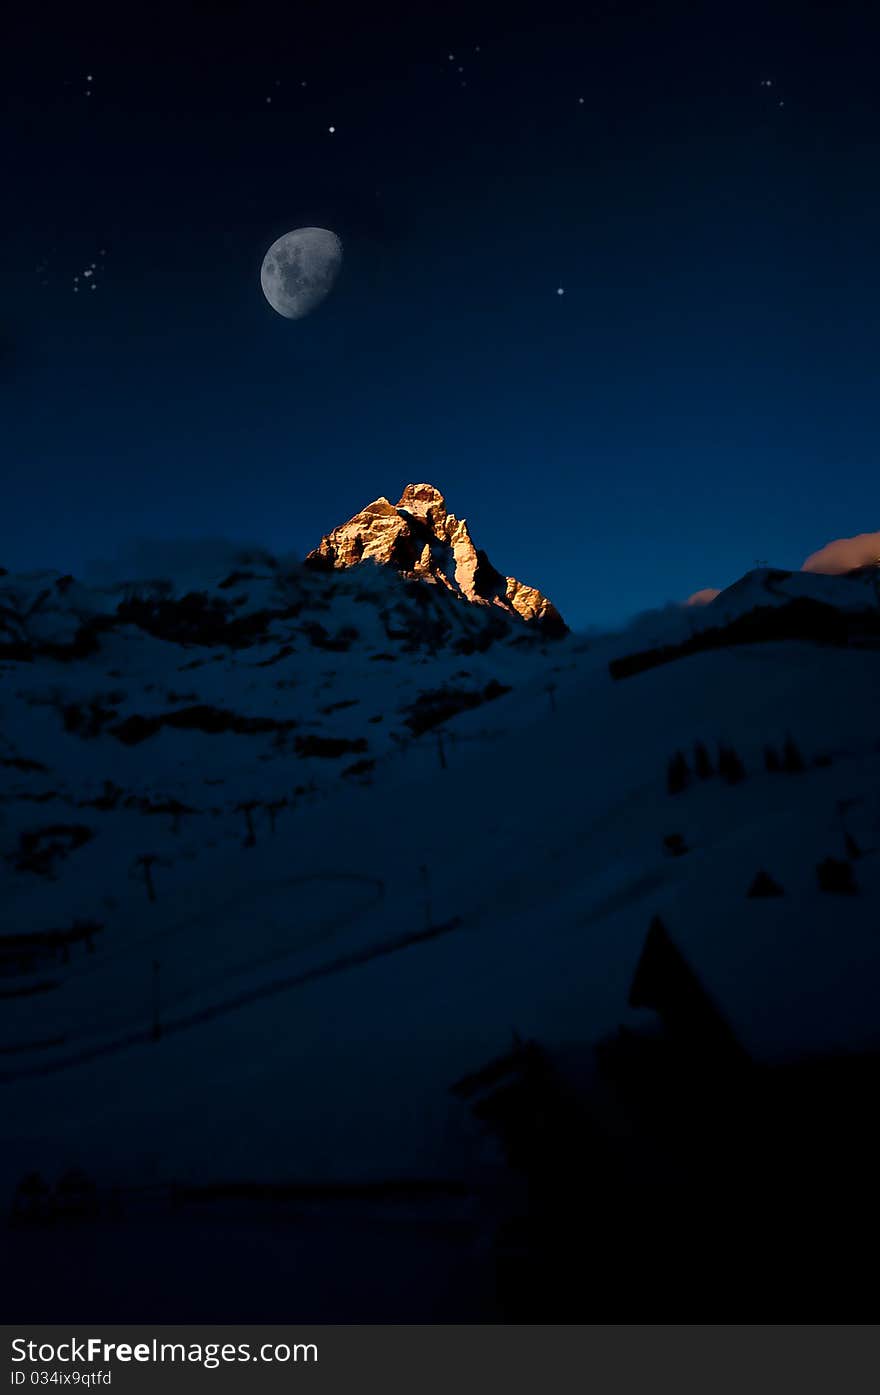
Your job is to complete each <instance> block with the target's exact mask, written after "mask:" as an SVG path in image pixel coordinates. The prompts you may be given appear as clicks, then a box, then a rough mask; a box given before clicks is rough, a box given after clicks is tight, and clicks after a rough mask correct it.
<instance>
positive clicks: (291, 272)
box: [260, 228, 342, 320]
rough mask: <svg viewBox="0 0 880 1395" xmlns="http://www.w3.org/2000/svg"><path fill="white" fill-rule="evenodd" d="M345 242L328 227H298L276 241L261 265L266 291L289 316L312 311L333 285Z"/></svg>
mask: <svg viewBox="0 0 880 1395" xmlns="http://www.w3.org/2000/svg"><path fill="white" fill-rule="evenodd" d="M341 265H342V242H341V241H340V239H339V238H338V237H337V236H336V234H335V233H334V232H330V231H329V229H328V228H294V230H293V232H289V233H285V234H284V236H283V237H279V238H278V240H277V241H276V242H273V243H272V246H271V247H270V248H269V250H268V252H267V253H266V255H265V257H264V258H263V265H262V267H261V268H260V285H261V286H262V288H263V295H264V296H265V297H266V299H267V300H268V302H269V304H270V305H271V306H272V309H273V310H276V311H277V312H278V314H279V315H283V316H284V318H285V319H286V320H302V319H304V318H305V316H306V315H310V314H311V313H312V311H313V310H315V309H316V308H317V307H318V306H319V305H320V304H321V301H322V300H324V298H325V297H326V296H327V295H329V293H330V291H331V290H332V289H333V285H334V282H335V281H336V278H337V276H338V275H339V268H340V267H341Z"/></svg>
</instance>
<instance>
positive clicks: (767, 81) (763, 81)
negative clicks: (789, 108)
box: [761, 78, 785, 107]
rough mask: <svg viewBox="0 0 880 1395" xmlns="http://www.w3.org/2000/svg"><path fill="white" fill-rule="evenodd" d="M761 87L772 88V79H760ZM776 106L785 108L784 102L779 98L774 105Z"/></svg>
mask: <svg viewBox="0 0 880 1395" xmlns="http://www.w3.org/2000/svg"><path fill="white" fill-rule="evenodd" d="M761 86H762V87H772V86H773V79H772V78H761ZM776 105H777V106H778V107H784V106H785V102H784V101H783V100H782V98H780V99H779V101H778V102H777V103H776Z"/></svg>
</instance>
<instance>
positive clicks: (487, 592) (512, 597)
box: [306, 484, 568, 636]
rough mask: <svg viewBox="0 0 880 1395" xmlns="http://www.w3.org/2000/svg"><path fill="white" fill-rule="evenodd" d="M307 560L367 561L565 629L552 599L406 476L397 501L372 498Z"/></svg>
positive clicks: (338, 566)
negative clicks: (506, 566) (506, 567)
mask: <svg viewBox="0 0 880 1395" xmlns="http://www.w3.org/2000/svg"><path fill="white" fill-rule="evenodd" d="M306 561H307V562H308V563H309V564H311V565H312V566H324V567H328V568H332V569H334V570H344V569H346V568H349V567H355V566H358V565H360V563H361V562H367V561H372V562H375V563H378V564H379V565H381V566H387V567H392V568H394V569H395V570H396V571H398V572H400V573H401V574H402V575H403V576H406V577H409V578H411V579H413V580H419V581H427V582H429V583H431V584H433V585H437V586H442V587H445V588H446V589H447V590H448V591H451V592H453V593H454V594H455V595H458V596H459V597H461V598H462V599H463V600H466V601H469V602H470V603H471V604H473V605H481V606H495V607H497V608H498V609H500V610H502V611H505V612H506V613H507V614H508V615H511V616H517V617H519V619H521V620H523V621H525V622H526V624H528V625H533V626H535V627H537V628H538V629H540V630H542V631H543V632H544V633H545V634H547V635H551V636H556V635H563V634H566V633H567V629H568V627H567V625H566V624H565V621H564V620H563V619H562V616H561V615H560V614H559V611H558V610H557V609H556V607H555V606H554V605H553V603H552V602H551V601H549V600H548V599H547V597H546V596H544V595H542V594H541V592H540V591H538V590H536V589H535V587H533V586H526V585H524V584H523V582H521V581H517V579H516V578H515V577H512V576H504V575H503V573H501V572H499V571H498V570H497V569H496V568H495V567H494V566H493V565H492V563H491V562H490V561H489V558H488V557H487V556H486V553H485V552H484V551H483V550H482V549H481V548H478V547H476V545H475V544H474V541H473V538H472V537H471V534H470V530H469V528H468V525H467V521H466V520H465V519H463V518H456V516H455V514H452V513H449V511H448V510H447V508H446V500H445V499H444V497H443V495H442V494H441V493H440V491H439V489H436V488H435V487H434V486H433V485H431V484H408V485H407V486H406V488H405V489H404V491H403V493H402V494H401V496H400V498H399V500H398V501H397V503H396V504H392V503H391V501H390V500H389V499H386V498H385V497H384V495H383V496H380V498H378V499H374V500H373V502H372V503H371V504H367V506H366V508H363V509H361V511H360V512H359V513H356V514H355V515H354V516H353V517H352V518H350V519H349V520H348V521H347V522H346V523H342V524H340V525H339V526H338V527H336V528H334V529H333V530H332V532H330V533H327V534H326V535H325V536H324V537H323V538H322V539H321V541H320V543H319V544H318V546H317V547H316V548H314V549H313V550H312V551H311V552H310V553H309V555H308V557H307V558H306Z"/></svg>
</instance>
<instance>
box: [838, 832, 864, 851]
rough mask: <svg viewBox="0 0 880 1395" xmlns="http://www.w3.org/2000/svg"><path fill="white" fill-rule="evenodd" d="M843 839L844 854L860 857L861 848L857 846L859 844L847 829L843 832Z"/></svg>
mask: <svg viewBox="0 0 880 1395" xmlns="http://www.w3.org/2000/svg"><path fill="white" fill-rule="evenodd" d="M843 841H844V845H845V846H846V855H847V857H852V858H856V857H861V855H862V850H861V848H860V847H859V845H858V843H857V842H856V840H855V838H854V837H853V835H852V834H851V833H850V831H849V829H847V830H846V832H845V833H844V836H843Z"/></svg>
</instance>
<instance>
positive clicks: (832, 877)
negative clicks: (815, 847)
mask: <svg viewBox="0 0 880 1395" xmlns="http://www.w3.org/2000/svg"><path fill="white" fill-rule="evenodd" d="M816 876H817V878H818V881H819V890H820V891H830V892H833V893H834V894H835V895H837V896H854V895H855V893H856V891H857V890H858V887H857V885H856V879H855V874H854V872H853V869H852V865H851V864H850V863H849V862H844V861H843V859H842V858H837V857H826V858H825V861H824V862H820V863H819V864H818V865H817V867H816Z"/></svg>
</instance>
